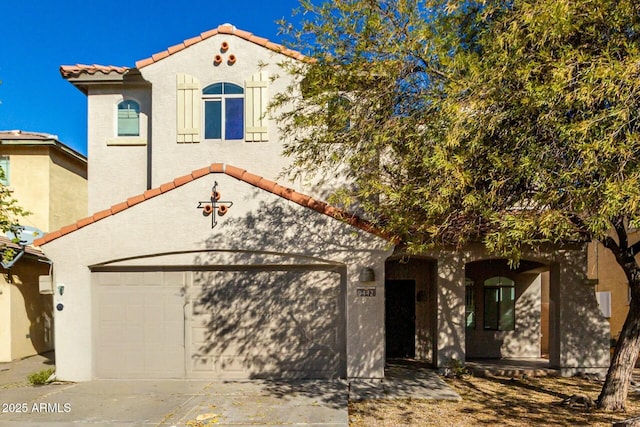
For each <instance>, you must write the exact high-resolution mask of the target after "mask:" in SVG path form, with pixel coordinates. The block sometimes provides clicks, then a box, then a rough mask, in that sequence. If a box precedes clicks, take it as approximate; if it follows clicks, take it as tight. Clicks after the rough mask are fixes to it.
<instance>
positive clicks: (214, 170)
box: [209, 163, 224, 173]
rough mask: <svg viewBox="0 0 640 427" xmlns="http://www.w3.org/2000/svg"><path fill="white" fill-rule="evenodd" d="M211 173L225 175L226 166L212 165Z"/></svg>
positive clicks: (220, 164) (210, 167)
mask: <svg viewBox="0 0 640 427" xmlns="http://www.w3.org/2000/svg"><path fill="white" fill-rule="evenodd" d="M209 171H210V172H212V173H224V164H222V163H211V166H209Z"/></svg>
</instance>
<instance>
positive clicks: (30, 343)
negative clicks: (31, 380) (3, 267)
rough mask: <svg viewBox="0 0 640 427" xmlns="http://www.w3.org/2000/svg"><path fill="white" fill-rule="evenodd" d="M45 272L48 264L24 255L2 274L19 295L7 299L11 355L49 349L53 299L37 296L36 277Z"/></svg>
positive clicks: (27, 354)
mask: <svg viewBox="0 0 640 427" xmlns="http://www.w3.org/2000/svg"><path fill="white" fill-rule="evenodd" d="M47 274H49V265H48V264H45V263H42V262H38V261H35V260H31V259H24V258H23V259H22V260H21V261H19V262H18V263H16V265H15V266H14V267H12V268H11V270H10V271H9V272H6V271H5V273H4V275H5V278H6V279H9V281H10V283H11V286H12V287H13V292H15V291H16V290H17V291H19V297H18V298H16V296H13V297H12V300H11V305H12V306H11V311H12V319H13V322H12V328H13V330H12V335H14V336H15V338H14V339H13V340H12V341H13V343H11V347H12V354H13V355H14V358H21V357H26V356H31V355H33V354H40V353H44V352H47V351H50V350H52V349H53V298H52V297H51V295H41V294H40V290H39V285H38V277H39V276H41V275H47Z"/></svg>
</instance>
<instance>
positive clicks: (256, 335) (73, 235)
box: [35, 24, 608, 381]
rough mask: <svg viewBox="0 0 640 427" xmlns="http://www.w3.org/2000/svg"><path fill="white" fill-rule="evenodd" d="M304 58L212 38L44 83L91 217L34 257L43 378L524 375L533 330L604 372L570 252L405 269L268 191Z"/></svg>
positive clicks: (274, 189) (221, 31)
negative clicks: (38, 265) (39, 266)
mask: <svg viewBox="0 0 640 427" xmlns="http://www.w3.org/2000/svg"><path fill="white" fill-rule="evenodd" d="M303 59H304V57H303V56H302V54H300V53H299V52H295V51H291V50H289V49H287V48H285V47H283V46H280V45H278V44H275V43H272V42H270V41H268V40H266V39H264V38H261V37H258V36H255V35H253V34H251V33H249V32H247V31H243V30H240V29H237V28H235V27H233V26H232V25H229V24H225V25H221V26H219V27H217V28H216V29H214V30H211V31H208V32H205V33H202V34H201V35H199V36H196V37H194V38H191V39H188V40H185V41H184V42H182V43H180V44H177V45H175V46H172V47H169V48H168V49H167V50H165V51H163V52H159V53H157V54H155V55H152V56H151V57H150V58H147V59H143V60H141V61H138V62H137V63H136V65H135V67H120V66H100V65H74V66H63V67H61V73H62V76H63V77H64V78H65V79H66V80H68V81H69V82H70V83H72V84H73V85H74V86H76V87H77V88H78V89H79V90H81V91H82V92H83V93H85V94H86V95H87V99H88V106H89V107H88V114H89V119H88V126H89V132H88V135H89V136H88V153H89V157H90V158H91V162H92V167H91V170H90V171H89V210H90V212H95V213H93V214H92V215H91V216H89V217H86V218H84V219H81V220H79V221H77V222H75V223H72V224H71V225H68V226H66V227H63V228H61V229H59V230H57V231H53V232H51V233H49V234H47V235H45V236H44V237H43V238H41V239H38V240H37V241H36V242H35V243H36V245H38V246H39V247H40V248H41V249H42V250H43V251H44V252H45V253H46V255H47V256H48V257H49V258H50V259H51V260H52V261H53V283H54V289H56V293H55V296H54V299H55V302H54V304H55V306H56V311H55V319H56V330H55V333H56V362H57V363H56V364H57V374H58V377H59V378H61V379H65V380H72V381H81V380H89V379H91V378H166V377H168V378H263V377H266V378H291V377H294V378H336V377H342V378H344V377H347V378H381V377H383V376H384V367H385V361H386V359H387V358H395V357H401V358H415V359H419V360H423V361H426V362H429V363H431V364H432V365H433V366H434V367H437V368H445V367H447V366H449V365H450V364H451V363H454V360H456V361H460V362H464V361H465V358H466V357H528V358H537V357H540V355H541V342H542V341H543V337H542V335H543V334H542V332H541V331H542V330H543V329H544V331H545V336H546V339H547V340H548V347H549V363H550V365H552V366H555V367H558V368H560V369H561V371H562V373H563V374H567V375H568V374H572V373H575V372H602V370H603V369H606V367H607V366H608V353H607V346H608V338H607V335H608V325H607V322H606V320H605V319H604V318H603V317H602V315H601V314H600V312H599V310H598V305H597V302H596V299H595V294H594V292H593V288H592V287H589V286H586V285H585V284H584V279H585V278H586V252H585V248H584V246H582V245H573V246H571V245H567V246H562V247H549V248H548V250H547V251H544V252H527V253H525V258H524V260H523V262H522V263H521V264H520V266H519V268H518V269H516V270H512V269H509V268H508V266H507V262H506V261H505V260H501V259H493V258H492V257H490V256H488V255H487V254H486V253H485V251H484V249H483V248H482V247H480V246H474V245H470V246H468V247H466V248H464V249H463V250H456V249H455V248H451V249H447V248H445V249H440V250H438V251H433V252H430V253H424V254H422V255H421V256H409V255H408V254H406V253H404V252H403V250H402V247H401V246H398V247H394V244H393V243H392V241H390V240H389V239H388V238H387V237H386V236H384V235H381V234H380V233H378V232H377V231H376V229H375V228H373V227H372V226H371V225H370V224H369V223H367V221H365V220H363V219H360V218H358V217H356V216H353V215H350V214H349V213H347V212H343V211H341V210H339V209H336V208H335V207H332V206H330V205H328V204H326V203H324V202H323V201H321V200H322V197H321V196H322V188H315V187H314V186H312V185H310V184H306V183H304V182H291V181H288V180H287V179H286V177H282V176H280V174H281V171H282V169H283V168H284V167H285V166H286V165H287V162H289V161H291V160H290V159H287V158H284V157H283V156H282V150H283V141H282V138H281V137H280V135H279V133H278V128H277V126H276V123H274V121H273V120H271V118H270V117H269V116H268V115H266V114H265V108H266V106H267V104H268V102H269V100H270V99H271V97H273V96H274V94H277V93H278V92H279V91H282V90H284V89H285V88H286V87H287V86H288V83H289V80H288V78H289V77H287V76H286V75H283V71H282V69H281V68H280V67H279V65H278V64H279V63H281V62H283V61H302V60H303ZM544 304H546V306H548V307H549V315H548V316H547V317H548V320H546V319H545V320H544V321H543V319H542V317H543V316H542V311H543V310H542V308H541V307H542V306H543V305H544Z"/></svg>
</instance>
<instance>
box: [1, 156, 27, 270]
mask: <svg viewBox="0 0 640 427" xmlns="http://www.w3.org/2000/svg"><path fill="white" fill-rule="evenodd" d="M3 182H5V171H4V169H2V168H1V167H0V232H2V233H5V232H7V231H13V232H14V234H16V235H18V234H19V233H18V232H17V231H18V225H19V224H18V218H19V217H23V216H27V215H29V214H30V212H28V211H26V210H24V209H23V208H22V207H20V205H19V204H18V202H17V200H16V199H14V198H13V194H12V191H11V189H10V188H9V187H7V186H6V185H5V184H3ZM14 243H17V242H14ZM15 254H16V253H15V251H14V250H13V249H11V248H6V247H5V248H2V261H5V262H8V261H11V260H12V259H13V258H14V256H15Z"/></svg>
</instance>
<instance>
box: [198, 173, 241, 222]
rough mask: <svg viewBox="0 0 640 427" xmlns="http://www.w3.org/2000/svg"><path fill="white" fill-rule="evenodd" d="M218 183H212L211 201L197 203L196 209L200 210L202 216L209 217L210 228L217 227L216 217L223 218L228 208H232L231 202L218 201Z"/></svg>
mask: <svg viewBox="0 0 640 427" xmlns="http://www.w3.org/2000/svg"><path fill="white" fill-rule="evenodd" d="M217 188H218V182H217V181H214V183H213V187H211V200H207V201H204V202H198V206H197V208H198V209H202V215H204V216H209V215H211V228H213V227H215V226H216V225H218V221H217V220H216V215H217V216H224V214H226V213H227V211H228V210H229V208H230V207H231V206H233V202H229V201H226V200H220V192H218V189H217Z"/></svg>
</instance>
